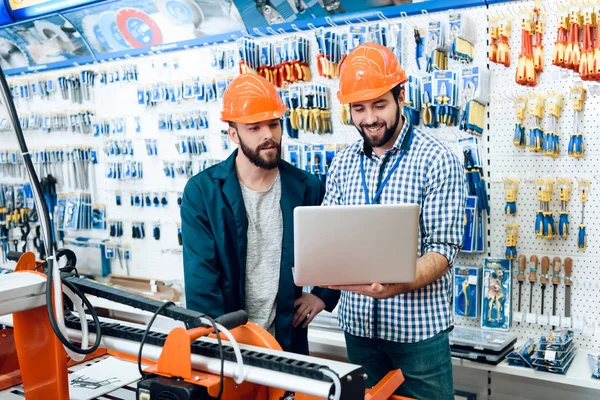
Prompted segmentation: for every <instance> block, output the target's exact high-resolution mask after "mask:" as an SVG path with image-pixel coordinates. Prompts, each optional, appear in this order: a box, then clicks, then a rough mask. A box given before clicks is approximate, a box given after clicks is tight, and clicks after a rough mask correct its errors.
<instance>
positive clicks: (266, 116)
mask: <svg viewBox="0 0 600 400" xmlns="http://www.w3.org/2000/svg"><path fill="white" fill-rule="evenodd" d="M286 111H287V108H286V107H281V108H279V109H277V110H275V111H266V112H261V113H257V114H253V115H248V116H246V117H238V118H235V117H230V116H227V115H225V114H224V113H221V121H223V122H237V123H240V124H256V123H258V122H263V121H269V120H272V119H279V118H281V117H283V116H284V115H285V113H286Z"/></svg>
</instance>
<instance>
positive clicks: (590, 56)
mask: <svg viewBox="0 0 600 400" xmlns="http://www.w3.org/2000/svg"><path fill="white" fill-rule="evenodd" d="M582 14H583V48H582V51H581V62H580V64H579V69H578V72H579V76H580V77H581V79H582V80H589V79H591V77H592V75H593V73H594V47H593V45H594V42H593V40H594V26H595V24H596V21H595V14H594V9H593V6H592V5H591V4H586V5H584V6H583V8H582Z"/></svg>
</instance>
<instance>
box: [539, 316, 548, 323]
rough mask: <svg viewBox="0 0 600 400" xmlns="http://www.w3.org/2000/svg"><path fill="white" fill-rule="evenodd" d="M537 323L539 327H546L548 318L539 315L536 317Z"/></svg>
mask: <svg viewBox="0 0 600 400" xmlns="http://www.w3.org/2000/svg"><path fill="white" fill-rule="evenodd" d="M538 323H539V324H540V325H544V326H546V325H548V316H547V315H539V316H538Z"/></svg>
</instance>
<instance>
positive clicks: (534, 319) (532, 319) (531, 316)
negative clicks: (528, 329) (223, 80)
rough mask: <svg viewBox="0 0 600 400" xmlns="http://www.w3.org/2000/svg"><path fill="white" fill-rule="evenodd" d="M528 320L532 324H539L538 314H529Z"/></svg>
mask: <svg viewBox="0 0 600 400" xmlns="http://www.w3.org/2000/svg"><path fill="white" fill-rule="evenodd" d="M526 318H527V319H526V321H527V322H528V323H530V324H535V323H536V322H537V314H534V313H529V314H527V317H526Z"/></svg>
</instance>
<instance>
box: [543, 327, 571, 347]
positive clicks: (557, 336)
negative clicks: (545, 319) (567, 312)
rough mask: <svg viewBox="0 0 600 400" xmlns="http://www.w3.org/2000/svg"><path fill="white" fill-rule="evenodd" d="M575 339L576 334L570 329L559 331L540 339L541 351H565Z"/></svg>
mask: <svg viewBox="0 0 600 400" xmlns="http://www.w3.org/2000/svg"><path fill="white" fill-rule="evenodd" d="M574 339H575V333H574V332H573V331H572V330H568V329H557V330H555V331H553V332H551V333H550V334H548V335H546V336H542V337H541V338H540V343H539V350H541V351H544V350H554V351H565V350H567V349H568V347H569V346H570V345H571V342H572V341H573V340H574Z"/></svg>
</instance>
